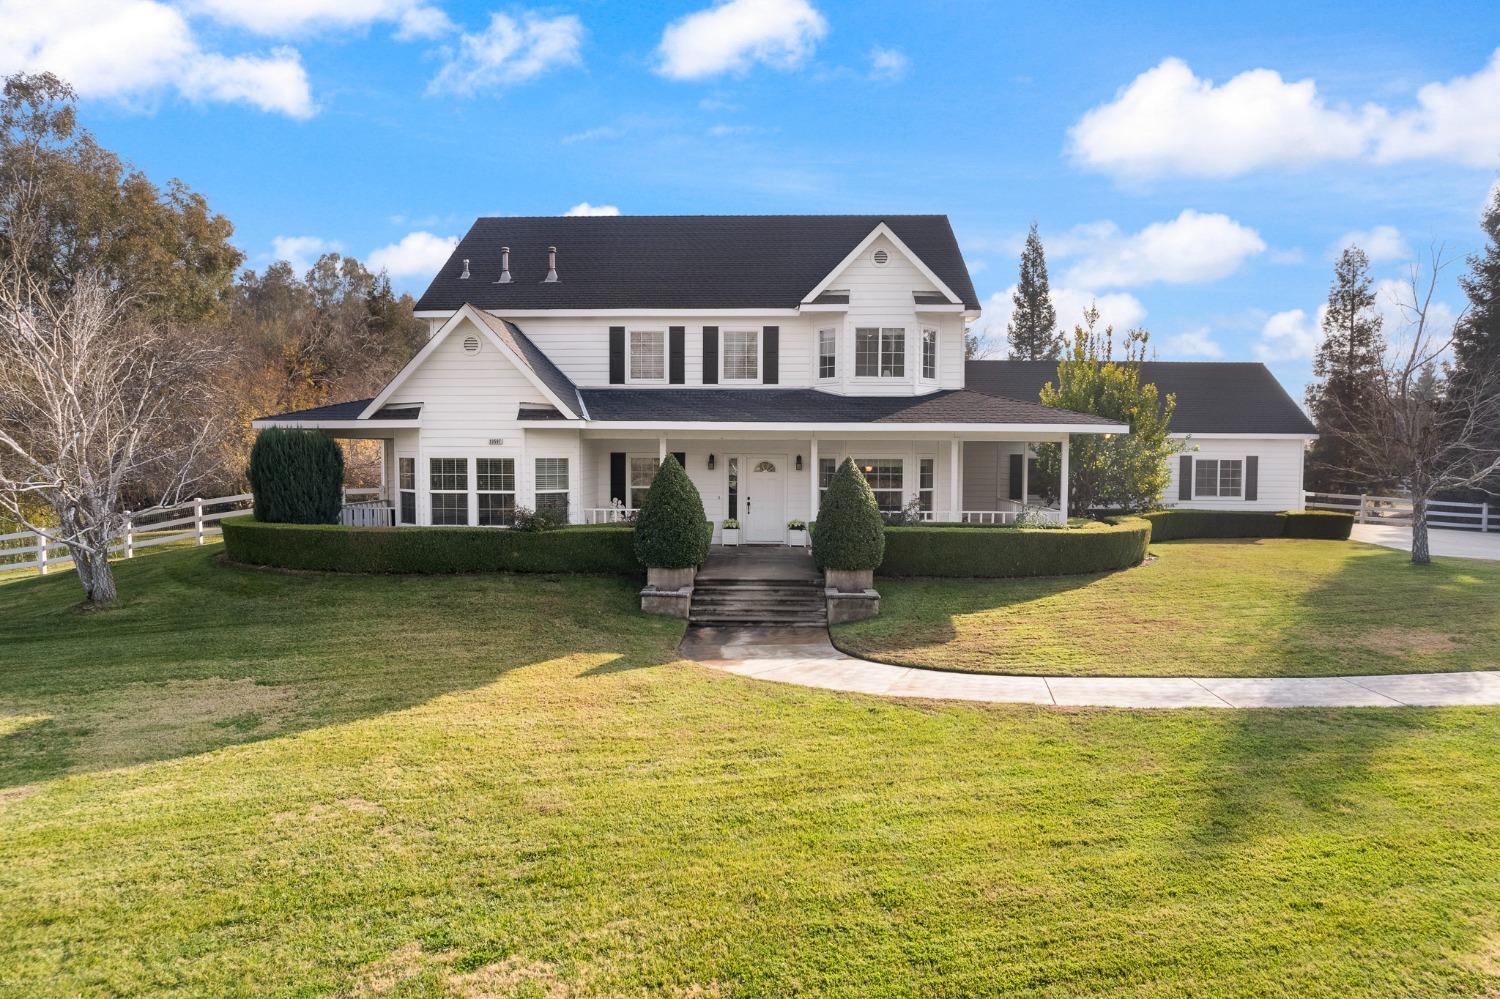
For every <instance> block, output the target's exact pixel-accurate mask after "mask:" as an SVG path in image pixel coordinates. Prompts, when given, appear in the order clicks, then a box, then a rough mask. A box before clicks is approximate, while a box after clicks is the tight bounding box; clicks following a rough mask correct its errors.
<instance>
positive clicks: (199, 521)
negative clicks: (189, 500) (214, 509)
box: [193, 497, 203, 546]
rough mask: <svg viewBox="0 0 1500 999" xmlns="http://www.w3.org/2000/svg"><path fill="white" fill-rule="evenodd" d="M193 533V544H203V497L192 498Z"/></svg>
mask: <svg viewBox="0 0 1500 999" xmlns="http://www.w3.org/2000/svg"><path fill="white" fill-rule="evenodd" d="M193 535H194V544H197V545H199V546H201V545H202V544H203V498H202V497H197V498H195V499H194V500H193Z"/></svg>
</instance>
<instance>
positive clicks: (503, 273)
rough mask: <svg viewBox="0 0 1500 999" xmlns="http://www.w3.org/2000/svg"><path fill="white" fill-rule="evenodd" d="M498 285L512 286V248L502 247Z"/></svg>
mask: <svg viewBox="0 0 1500 999" xmlns="http://www.w3.org/2000/svg"><path fill="white" fill-rule="evenodd" d="M495 283H496V284H510V247H508V246H502V247H500V277H499V279H498V280H496V281H495Z"/></svg>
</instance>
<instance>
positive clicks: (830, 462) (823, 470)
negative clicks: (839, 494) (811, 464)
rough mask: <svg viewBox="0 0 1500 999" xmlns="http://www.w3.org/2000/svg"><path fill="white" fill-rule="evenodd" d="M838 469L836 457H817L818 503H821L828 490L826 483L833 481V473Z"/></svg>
mask: <svg viewBox="0 0 1500 999" xmlns="http://www.w3.org/2000/svg"><path fill="white" fill-rule="evenodd" d="M838 470H839V461H838V459H837V458H819V459H818V503H819V505H822V502H823V496H824V495H825V494H826V493H827V492H828V484H829V483H830V482H832V481H833V473H834V472H837V471H838Z"/></svg>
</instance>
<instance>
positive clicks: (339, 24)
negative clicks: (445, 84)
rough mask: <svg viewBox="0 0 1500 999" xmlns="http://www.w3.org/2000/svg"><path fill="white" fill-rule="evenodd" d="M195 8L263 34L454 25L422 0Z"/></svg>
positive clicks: (222, 0) (227, 2)
mask: <svg viewBox="0 0 1500 999" xmlns="http://www.w3.org/2000/svg"><path fill="white" fill-rule="evenodd" d="M192 8H193V9H194V10H195V11H198V12H201V13H202V14H204V15H206V16H207V17H211V18H213V19H214V20H216V21H219V22H221V23H223V24H230V25H234V26H235V27H237V28H245V29H247V30H249V31H253V32H255V33H256V34H261V35H275V36H286V35H296V34H303V33H306V32H310V31H319V30H334V31H337V30H345V31H347V30H351V29H356V28H363V27H366V26H368V25H370V24H374V23H376V22H389V23H392V24H395V25H396V37H398V38H401V39H408V38H432V37H435V36H437V35H439V34H442V33H443V32H444V31H449V30H451V29H452V27H453V22H452V21H450V20H448V15H446V14H444V13H443V12H442V11H441V10H439V9H438V8H437V7H433V6H430V5H428V4H424V3H421V2H420V0H193V2H192Z"/></svg>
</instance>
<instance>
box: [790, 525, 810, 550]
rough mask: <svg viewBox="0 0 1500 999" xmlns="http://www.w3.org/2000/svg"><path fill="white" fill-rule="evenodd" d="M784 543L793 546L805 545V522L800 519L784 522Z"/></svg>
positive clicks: (801, 546)
mask: <svg viewBox="0 0 1500 999" xmlns="http://www.w3.org/2000/svg"><path fill="white" fill-rule="evenodd" d="M786 543H787V544H789V545H791V546H792V547H793V548H806V547H807V522H806V521H802V520H789V521H787V522H786Z"/></svg>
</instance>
